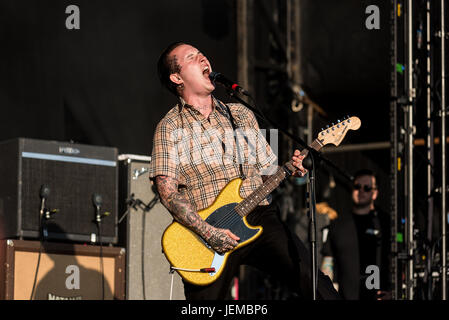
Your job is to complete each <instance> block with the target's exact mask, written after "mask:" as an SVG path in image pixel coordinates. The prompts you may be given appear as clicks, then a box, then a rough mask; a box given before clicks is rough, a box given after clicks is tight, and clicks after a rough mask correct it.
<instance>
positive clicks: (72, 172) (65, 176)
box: [0, 138, 118, 243]
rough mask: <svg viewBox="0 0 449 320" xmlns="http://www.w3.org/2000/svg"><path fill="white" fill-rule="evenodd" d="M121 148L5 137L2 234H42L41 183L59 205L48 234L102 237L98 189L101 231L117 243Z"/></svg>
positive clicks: (51, 205) (0, 168)
mask: <svg viewBox="0 0 449 320" xmlns="http://www.w3.org/2000/svg"><path fill="white" fill-rule="evenodd" d="M117 153H118V152H117V149H116V148H111V147H100V146H90V145H82V144H73V143H68V142H58V141H44V140H36V139H26V138H17V139H13V140H9V141H5V142H2V143H0V177H2V183H0V239H11V238H19V239H25V238H28V239H38V238H40V231H39V230H40V229H39V228H40V224H39V223H40V219H39V211H40V206H41V198H40V189H41V186H42V185H46V186H47V187H48V188H49V194H48V196H47V200H46V207H47V208H48V209H57V213H55V214H53V215H52V218H51V220H50V221H51V226H54V227H48V234H47V239H54V240H68V241H80V242H97V241H98V230H97V229H98V228H97V225H96V223H95V222H94V220H95V207H94V205H93V202H92V195H93V194H94V193H96V194H99V195H101V197H102V200H103V201H102V202H103V203H102V206H101V212H102V213H104V212H109V213H110V215H109V216H107V217H104V218H103V219H102V224H101V237H102V239H101V240H102V242H104V243H116V242H117V240H118V235H117V233H118V232H117V206H118V204H117V202H118V166H117Z"/></svg>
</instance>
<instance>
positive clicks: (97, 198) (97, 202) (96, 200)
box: [92, 193, 111, 223]
mask: <svg viewBox="0 0 449 320" xmlns="http://www.w3.org/2000/svg"><path fill="white" fill-rule="evenodd" d="M92 203H93V204H94V207H95V221H96V222H97V223H100V222H101V218H104V217H107V216H109V215H110V214H111V213H110V212H105V213H103V214H101V213H100V210H101V206H102V205H103V197H102V196H101V195H100V194H98V193H94V194H93V195H92Z"/></svg>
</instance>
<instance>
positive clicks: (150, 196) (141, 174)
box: [119, 155, 185, 300]
mask: <svg viewBox="0 0 449 320" xmlns="http://www.w3.org/2000/svg"><path fill="white" fill-rule="evenodd" d="M150 159H151V158H150V157H146V156H141V155H120V156H119V164H120V165H119V167H120V199H121V200H120V205H121V206H122V207H121V210H120V218H122V217H124V218H123V219H122V222H121V223H120V229H119V230H120V232H119V236H120V238H119V244H120V246H122V247H125V248H126V267H127V268H126V271H127V273H126V297H127V299H129V300H168V299H170V292H171V298H172V299H173V300H184V299H185V296H184V286H183V283H182V280H181V277H180V276H179V275H178V274H177V273H176V272H175V273H173V274H169V272H170V264H169V263H168V261H167V259H166V258H165V256H164V254H163V252H162V245H161V238H162V233H163V232H164V230H165V228H166V227H167V226H168V225H169V224H170V223H171V222H172V221H173V218H172V216H171V214H170V213H169V212H168V210H167V209H166V208H165V207H164V206H163V205H162V204H161V202H160V201H159V200H158V198H157V197H156V192H155V189H154V188H152V184H151V182H150V180H149V173H148V167H149V163H150ZM127 199H128V200H131V199H133V200H134V201H135V203H137V204H136V205H135V206H130V207H129V211H128V213H127V215H126V216H125V212H126V211H127V209H128V208H127V205H126V202H127V201H126V200H127ZM148 204H151V205H152V206H151V207H150V206H148ZM172 277H173V289H172V287H171V281H172Z"/></svg>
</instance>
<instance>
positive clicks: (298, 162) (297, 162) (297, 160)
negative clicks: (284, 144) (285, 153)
mask: <svg viewBox="0 0 449 320" xmlns="http://www.w3.org/2000/svg"><path fill="white" fill-rule="evenodd" d="M304 158H305V156H302V155H301V152H300V151H299V150H295V152H294V153H293V156H292V161H293V165H294V166H295V167H296V168H297V169H298V170H296V171H295V172H294V173H293V176H295V177H304V176H305V175H306V173H307V169H306V168H304V167H303V166H302V161H303V160H304Z"/></svg>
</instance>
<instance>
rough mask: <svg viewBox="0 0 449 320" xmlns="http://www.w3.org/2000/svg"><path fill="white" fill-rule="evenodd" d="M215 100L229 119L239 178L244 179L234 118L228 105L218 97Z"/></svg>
mask: <svg viewBox="0 0 449 320" xmlns="http://www.w3.org/2000/svg"><path fill="white" fill-rule="evenodd" d="M216 101H217V102H218V103H219V104H220V106H221V107H222V109H223V111H224V112H226V113H227V118H228V119H229V122H231V126H232V129H233V130H234V141H235V145H236V147H237V156H236V159H237V160H238V161H239V170H240V178H241V179H242V180H245V179H246V176H245V174H244V173H243V164H242V161H240V160H241V159H240V156H239V155H241V154H242V153H241V152H240V145H239V143H238V139H237V125H236V122H235V120H234V117H233V116H232V113H231V109H230V108H229V106H228V105H227V104H225V103H223V102H221V101H220V100H218V99H216ZM245 138H246V137H245Z"/></svg>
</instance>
